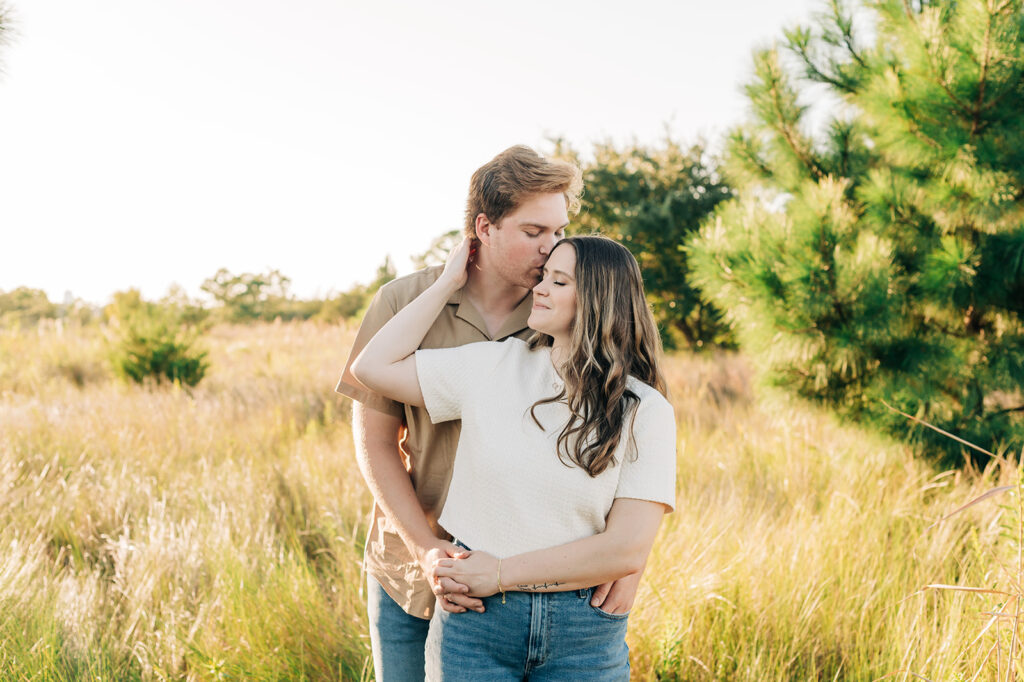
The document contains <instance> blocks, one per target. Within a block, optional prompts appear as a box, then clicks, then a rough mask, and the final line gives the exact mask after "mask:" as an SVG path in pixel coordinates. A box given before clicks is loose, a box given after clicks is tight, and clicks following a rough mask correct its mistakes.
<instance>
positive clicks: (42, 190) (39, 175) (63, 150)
mask: <svg viewBox="0 0 1024 682" xmlns="http://www.w3.org/2000/svg"><path fill="white" fill-rule="evenodd" d="M6 1H7V4H8V5H10V6H11V9H12V10H13V18H14V20H15V23H16V26H15V29H16V32H17V34H16V35H15V36H14V38H13V42H12V44H10V45H9V46H8V47H7V48H6V49H4V50H3V51H2V53H0V61H2V64H3V71H4V73H3V75H0V289H2V290H9V289H12V288H15V287H17V286H22V285H24V286H30V287H35V288H41V289H44V290H46V292H47V293H48V294H49V296H50V298H51V300H55V301H60V300H62V299H63V297H64V294H65V292H67V291H70V292H72V293H73V295H75V296H78V297H81V298H84V299H86V300H89V301H91V302H94V303H104V302H106V301H107V299H108V298H109V296H110V294H111V293H113V292H114V291H117V290H119V289H126V288H128V287H138V288H140V289H141V290H142V293H143V295H144V296H146V297H147V298H156V297H159V296H162V295H163V294H164V293H165V292H166V291H167V288H168V287H169V286H170V285H171V283H173V282H176V283H178V284H181V285H182V286H184V287H185V288H186V289H187V290H188V291H189V292H190V293H191V294H193V295H196V294H198V292H199V285H200V284H201V283H202V281H203V280H204V279H205V278H207V277H209V276H211V275H213V273H214V272H216V271H217V269H218V268H221V267H226V268H228V269H229V270H230V271H231V272H234V273H238V272H261V271H265V270H266V269H268V268H277V269H279V270H281V271H282V272H283V273H284V274H285V275H287V276H289V277H291V279H292V290H293V292H294V293H296V294H297V295H299V296H303V297H307V296H312V295H316V294H320V295H323V294H326V293H328V292H329V291H332V290H334V291H340V290H344V289H347V288H348V287H350V286H351V285H352V284H353V283H355V282H364V281H367V280H369V279H370V278H371V277H372V275H373V272H374V271H375V269H376V268H377V266H378V265H379V264H380V263H381V262H382V261H383V259H384V257H385V254H390V255H391V256H392V258H393V259H394V262H395V264H396V266H397V268H398V271H399V273H405V272H409V271H410V270H411V269H412V265H411V263H410V261H409V256H410V254H416V253H421V252H423V251H424V250H425V249H426V248H427V246H428V245H429V243H430V241H431V240H432V239H433V238H434V237H436V236H437V235H439V234H441V233H442V232H445V231H447V230H449V229H453V228H456V227H458V226H460V224H461V220H462V210H463V202H464V200H465V193H466V188H467V186H468V183H469V176H470V174H471V173H472V171H473V170H474V169H475V168H476V167H478V166H479V165H481V164H482V163H484V162H486V161H487V160H488V159H490V158H491V157H492V156H493V155H494V154H496V153H497V152H498V151H500V150H502V149H504V148H505V147H508V146H510V145H512V144H517V143H525V144H530V145H533V146H535V147H538V148H544V147H545V144H546V143H545V140H546V138H547V137H548V136H555V135H560V136H563V137H565V138H567V139H568V140H570V141H571V142H572V143H573V144H574V145H575V146H576V147H577V148H579V149H581V150H582V151H583V152H584V153H586V151H587V149H588V148H589V146H590V143H592V142H593V141H596V140H603V139H608V138H611V139H613V140H615V141H617V142H620V143H621V142H625V141H629V140H631V139H634V138H635V139H637V140H638V141H640V142H643V143H654V142H657V141H658V140H659V139H661V138H663V136H664V131H665V126H666V124H667V125H668V128H669V131H670V132H671V134H672V135H673V137H676V138H678V139H681V140H684V141H690V140H693V139H695V138H696V136H697V135H698V134H703V135H704V136H705V137H708V138H712V139H714V138H715V137H717V136H718V135H720V133H722V132H723V131H724V130H725V129H726V127H727V126H728V125H730V124H733V123H735V122H738V121H739V120H741V119H742V118H743V117H744V116H745V111H746V110H745V100H744V98H743V96H742V94H741V86H742V84H743V83H744V82H745V81H746V80H747V78H748V75H749V73H750V69H751V52H752V49H753V48H754V47H756V46H763V45H766V44H768V43H769V42H771V41H772V40H774V39H776V38H778V37H780V36H781V29H782V27H783V26H788V25H791V24H793V23H795V22H798V21H799V22H806V21H808V20H809V19H810V16H811V14H812V12H813V11H816V10H818V9H819V7H820V3H818V2H815V1H814V0H717V1H716V2H709V1H708V0H700V1H697V0H674V1H673V0H665V1H663V2H654V1H649V0H633V1H631V2H620V1H611V0H608V1H606V0H588V1H586V2H583V1H577V0H565V1H563V0H560V1H558V2H542V1H538V0H518V1H517V2H501V3H497V2H481V1H480V0H475V1H473V0H440V1H438V2H414V1H412V0H410V1H408V2H396V1H391V0H364V1H363V2H351V1H349V0H291V1H290V2H284V1H282V0H174V1H172V0H89V1H86V0H6Z"/></svg>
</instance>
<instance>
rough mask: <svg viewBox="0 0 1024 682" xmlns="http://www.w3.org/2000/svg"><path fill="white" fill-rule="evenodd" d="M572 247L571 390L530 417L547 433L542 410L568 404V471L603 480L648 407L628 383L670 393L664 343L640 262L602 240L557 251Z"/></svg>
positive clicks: (546, 339) (543, 339)
mask: <svg viewBox="0 0 1024 682" xmlns="http://www.w3.org/2000/svg"><path fill="white" fill-rule="evenodd" d="M570 247H571V248H572V249H573V250H575V252H576V271H575V273H574V274H575V278H576V317H575V319H574V320H573V325H572V330H571V341H570V349H569V357H568V358H566V359H565V364H564V365H563V366H562V367H561V368H560V370H561V373H562V378H563V380H564V382H565V386H564V388H563V389H562V390H561V391H560V392H559V393H558V395H555V396H551V397H550V398H544V399H542V400H538V401H537V402H536V403H534V404H533V407H531V408H530V416H531V417H533V421H534V422H535V423H536V424H537V426H539V427H540V428H541V429H543V428H544V426H543V425H542V424H541V423H540V421H539V420H538V419H537V415H536V413H535V410H536V409H537V407H538V406H540V405H544V404H546V403H555V402H562V401H564V402H565V403H566V404H567V405H568V406H569V412H570V417H569V421H568V423H567V424H566V425H565V427H564V428H563V429H562V433H561V434H559V436H558V446H557V449H558V456H559V458H560V459H561V460H562V462H563V463H565V464H566V465H567V466H571V464H577V465H579V466H580V467H582V468H584V469H586V471H587V473H589V474H590V475H591V476H597V475H598V474H600V473H601V472H603V471H604V470H605V469H607V468H608V467H609V466H613V465H615V463H616V462H615V450H616V448H617V447H618V445H619V442H620V441H621V439H622V432H623V426H624V424H625V421H626V415H627V414H629V412H630V408H631V407H635V406H636V405H638V404H639V402H640V398H639V397H638V396H637V395H636V394H635V393H634V392H633V391H631V390H629V388H627V386H626V381H627V379H628V378H629V377H630V376H633V377H636V378H637V379H639V380H640V381H642V382H644V383H645V384H648V385H649V386H652V387H654V388H655V389H656V390H657V391H658V392H659V393H661V394H662V395H667V389H666V386H665V378H664V377H663V376H662V374H661V370H660V368H659V365H658V363H659V356H660V353H661V339H660V337H659V336H658V328H657V326H656V325H655V323H654V317H653V315H651V309H650V307H648V305H647V299H646V298H645V297H644V286H643V280H642V279H641V276H640V266H639V265H637V262H636V259H635V258H633V254H631V253H630V252H629V250H628V249H626V247H624V246H622V245H621V244H619V243H618V242H616V241H614V240H611V239H608V238H607V237H601V236H597V235H588V236H575V237H568V238H566V239H563V240H562V241H560V242H558V244H557V245H556V246H555V249H562V248H570ZM555 249H552V253H554V251H555ZM549 258H550V256H549ZM551 343H552V338H551V337H550V336H548V335H547V334H542V333H540V332H538V333H536V334H534V335H533V336H532V337H531V338H530V340H529V344H530V348H531V349H534V348H537V347H539V346H545V345H551ZM632 412H633V418H631V420H630V441H632V429H633V419H635V417H636V411H635V410H632Z"/></svg>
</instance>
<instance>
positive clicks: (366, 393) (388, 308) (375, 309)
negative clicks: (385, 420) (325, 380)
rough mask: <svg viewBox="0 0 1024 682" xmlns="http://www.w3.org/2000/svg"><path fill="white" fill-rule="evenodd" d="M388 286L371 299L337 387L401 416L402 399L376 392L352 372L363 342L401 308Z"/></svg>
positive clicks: (347, 394)
mask: <svg viewBox="0 0 1024 682" xmlns="http://www.w3.org/2000/svg"><path fill="white" fill-rule="evenodd" d="M387 289H388V287H387V286H386V285H385V286H384V287H382V288H381V289H378V290H377V293H376V294H374V297H373V300H372V301H370V305H369V306H368V307H367V309H366V314H365V315H363V321H362V322H361V323H360V324H359V331H358V332H356V340H355V341H354V342H353V343H352V350H351V351H350V352H349V355H348V361H347V362H346V363H345V370H344V371H343V372H342V374H341V379H340V380H339V381H338V385H337V386H336V387H335V389H334V390H335V391H337V392H338V393H341V394H342V395H346V396H348V397H349V398H352V400H355V401H357V402H360V403H362V404H363V405H365V406H366V407H369V408H372V409H374V410H377V411H378V412H383V413H384V414H390V415H392V416H394V417H401V416H402V415H403V413H404V409H403V408H402V404H401V403H398V402H395V401H394V400H391V399H389V398H385V397H384V396H382V395H380V394H379V393H374V392H373V391H371V390H370V389H368V388H366V387H365V386H363V385H362V384H361V383H359V381H358V380H357V379H356V378H355V377H354V376H352V372H351V371H350V369H349V368H350V367H351V365H352V361H353V360H355V359H356V357H357V356H358V355H359V353H360V352H362V350H363V346H365V345H366V344H367V343H369V341H370V339H372V338H373V335H374V334H376V333H377V331H378V330H379V329H380V328H381V327H383V326H384V325H385V324H387V321H388V320H390V319H391V318H392V317H394V315H395V313H396V312H398V310H397V308H396V306H395V305H394V302H393V301H391V300H390V298H389V297H388V296H387V295H386V291H387Z"/></svg>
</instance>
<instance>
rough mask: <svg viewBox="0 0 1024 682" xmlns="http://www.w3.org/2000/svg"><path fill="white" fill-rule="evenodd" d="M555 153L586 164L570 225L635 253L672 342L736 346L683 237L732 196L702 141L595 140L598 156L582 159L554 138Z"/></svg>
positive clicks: (667, 338) (666, 336)
mask: <svg viewBox="0 0 1024 682" xmlns="http://www.w3.org/2000/svg"><path fill="white" fill-rule="evenodd" d="M555 153H556V155H562V156H569V157H571V158H573V159H574V160H576V161H577V162H578V163H580V165H581V167H582V169H583V181H584V195H583V206H582V210H581V211H580V214H579V216H578V217H577V218H575V219H574V220H573V225H572V230H573V231H574V232H582V233H586V232H594V231H599V232H602V233H604V234H606V235H608V236H610V237H613V238H614V239H617V240H618V241H620V242H621V243H622V244H624V245H625V246H626V247H627V248H628V249H629V250H630V251H631V252H632V253H633V255H634V256H635V257H636V259H637V261H638V262H639V263H640V267H641V270H642V272H643V277H644V287H645V289H646V291H647V296H648V299H649V300H650V302H651V307H652V308H653V310H654V314H655V318H656V319H657V321H658V324H659V326H660V327H661V330H662V338H663V340H664V341H665V344H666V346H667V347H670V348H671V347H678V346H684V347H686V348H690V349H693V350H696V349H699V348H702V347H704V346H706V345H709V344H713V345H719V346H721V345H731V343H732V340H731V336H730V333H729V330H728V327H727V326H726V325H725V324H724V323H723V322H722V320H721V315H720V313H719V312H718V310H717V309H716V308H715V306H714V304H711V303H708V302H705V301H703V300H701V298H700V296H699V295H698V292H697V291H696V290H695V289H694V287H693V286H692V285H691V284H690V283H689V282H688V281H687V273H688V271H689V266H688V263H687V258H688V256H687V253H686V251H685V250H684V248H683V245H684V242H685V241H686V239H687V238H688V237H689V236H690V235H691V234H693V233H695V232H696V231H697V229H698V227H699V225H700V223H701V221H702V220H704V219H705V218H706V217H707V216H708V215H709V214H710V213H711V212H712V211H713V210H714V208H715V207H716V206H717V205H718V204H719V203H720V202H722V201H724V200H725V199H728V198H729V197H730V196H731V195H732V191H731V189H730V188H729V186H728V185H727V184H726V183H725V181H724V180H722V178H721V177H719V175H718V173H717V170H716V164H715V162H714V160H713V159H712V158H711V157H710V156H709V155H708V154H707V152H706V150H705V149H704V147H703V145H700V144H695V145H691V146H689V147H684V146H682V145H680V144H679V143H677V142H675V141H673V140H671V139H668V138H666V139H665V141H664V142H663V143H662V144H661V145H660V146H656V147H646V146H641V145H638V144H632V145H627V146H624V147H622V148H619V147H616V146H615V145H614V144H612V143H611V142H605V143H598V144H595V145H594V152H593V159H592V160H588V161H581V159H580V155H579V154H577V153H576V152H575V151H573V150H572V149H570V148H569V147H568V146H567V145H565V143H563V142H556V152H555Z"/></svg>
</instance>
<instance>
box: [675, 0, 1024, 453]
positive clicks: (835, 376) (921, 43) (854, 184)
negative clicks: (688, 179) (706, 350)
mask: <svg viewBox="0 0 1024 682" xmlns="http://www.w3.org/2000/svg"><path fill="white" fill-rule="evenodd" d="M859 11H867V12H869V13H870V15H871V16H870V19H871V20H872V22H873V24H874V30H873V34H874V38H873V39H872V40H871V41H870V42H868V41H862V40H861V39H860V38H859V37H858V34H857V31H856V26H857V21H855V15H854V13H853V11H851V10H850V9H849V8H847V7H846V6H844V5H842V4H841V3H839V2H832V3H830V4H829V11H828V12H827V13H826V14H825V15H824V16H822V17H821V18H820V19H819V22H818V24H817V26H816V27H814V28H809V27H800V28H796V29H794V30H791V31H789V32H787V33H786V36H785V43H784V46H783V47H784V53H782V54H780V50H779V49H770V50H767V51H764V52H761V53H759V54H758V55H757V56H756V58H755V77H754V79H753V81H752V82H751V83H750V85H748V86H747V94H748V96H749V99H750V103H751V105H752V109H753V112H754V120H753V121H752V122H751V123H750V125H748V126H746V127H744V128H742V129H740V130H737V131H734V132H733V133H732V134H731V135H730V137H729V144H728V154H727V165H726V168H725V170H726V174H727V176H728V177H729V179H730V180H731V181H733V182H734V183H736V185H737V187H738V188H739V198H738V199H736V200H733V201H730V202H728V203H727V204H725V205H723V206H722V207H721V208H720V210H719V211H718V213H717V216H716V218H715V220H713V221H711V222H710V223H709V224H707V225H706V226H705V227H704V228H703V229H702V231H701V234H700V237H699V238H698V239H696V240H695V241H694V242H693V243H692V246H691V249H690V250H689V253H690V254H691V257H692V260H693V263H694V270H695V277H694V282H695V283H696V284H698V285H699V286H700V287H701V288H702V289H703V290H704V291H705V292H706V293H707V295H708V296H709V297H710V299H711V300H712V301H713V302H715V303H716V304H718V305H719V306H720V307H721V308H722V309H723V310H726V311H728V316H729V319H730V320H731V322H732V323H733V324H734V326H735V328H736V330H737V333H738V335H739V339H740V342H741V344H742V345H743V347H744V348H745V349H747V350H748V351H749V352H750V354H751V355H752V356H753V357H755V358H756V359H757V360H758V361H759V363H760V364H761V366H762V367H763V368H764V370H765V372H766V376H767V377H768V378H769V379H771V380H773V381H775V382H777V383H779V384H782V385H784V386H786V387H789V388H791V389H793V390H795V391H796V392H797V393H798V394H800V395H802V396H805V397H809V398H813V399H815V400H820V401H822V402H824V403H826V404H828V405H831V406H834V407H836V408H839V409H840V410H841V411H842V412H843V413H845V414H848V415H852V416H855V417H859V418H864V419H869V420H871V421H873V422H875V423H877V424H880V425H881V426H883V427H884V428H886V429H887V430H889V431H891V432H893V433H896V434H899V435H908V434H909V437H910V438H911V439H912V440H915V441H918V442H922V443H924V444H927V445H929V446H931V447H932V448H935V449H939V450H941V451H944V452H946V453H947V454H957V451H958V450H959V446H957V445H956V444H955V443H954V442H953V441H951V440H949V439H947V438H944V437H942V436H939V435H938V434H935V433H933V432H932V431H930V430H927V429H925V428H924V427H922V426H920V425H916V424H911V423H909V422H907V421H906V420H905V419H903V418H902V417H900V416H898V415H896V414H894V413H892V412H891V411H889V410H888V409H886V407H885V406H884V402H888V403H890V404H893V405H894V406H896V407H898V408H899V409H901V410H903V411H905V412H908V413H910V414H912V415H915V416H918V417H920V418H922V419H925V420H927V421H929V422H931V423H933V424H935V425H937V426H939V427H942V428H944V429H946V430H949V431H952V432H954V433H956V434H957V435H959V436H961V437H963V438H967V439H969V440H971V441H973V442H975V443H977V444H979V445H983V446H992V445H993V444H999V443H1002V444H1004V445H1007V446H1012V447H1013V448H1015V449H1016V448H1017V447H1018V446H1019V445H1020V444H1021V443H1022V442H1024V441H1022V437H1024V428H1022V421H1021V414H1022V410H1024V397H1022V394H1021V386H1022V385H1024V326H1022V323H1021V314H1022V313H1024V80H1022V75H1024V54H1022V45H1024V43H1022V38H1024V35H1022V32H1024V31H1022V29H1024V24H1022V22H1024V14H1022V7H1021V2H1020V1H1010V0H962V1H960V2H956V3H951V2H928V1H924V0H922V1H921V2H902V1H899V0H884V1H879V2H871V3H868V4H867V5H865V6H864V9H863V10H859ZM784 57H785V58H786V59H792V60H793V63H795V64H797V65H798V67H799V74H798V75H797V76H794V74H793V73H792V72H790V71H788V70H787V69H786V68H785V63H786V62H784ZM811 87H813V88H818V89H820V88H825V89H826V90H827V91H829V92H830V93H831V94H832V95H833V96H834V97H835V98H836V99H837V100H838V101H839V102H840V104H839V106H838V107H837V113H836V115H835V116H834V118H833V119H832V121H831V123H830V125H829V126H828V128H827V130H826V131H825V133H824V134H823V135H821V136H820V137H819V139H817V140H815V139H812V138H811V137H810V136H809V135H808V134H807V132H806V127H805V126H806V123H807V120H806V119H807V111H806V108H805V107H804V106H802V105H801V104H800V102H801V101H802V100H801V95H802V94H804V93H806V92H807V90H808V88H811ZM883 401H884V402H883Z"/></svg>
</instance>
